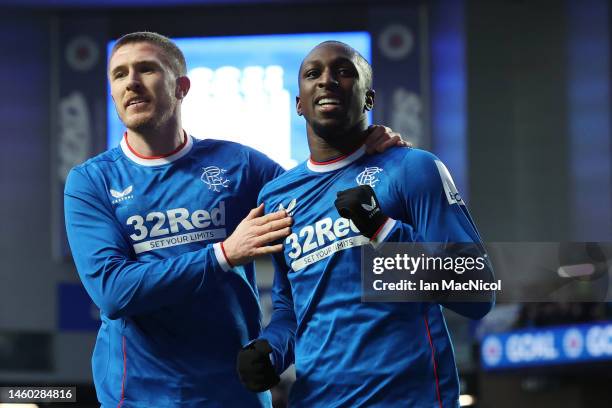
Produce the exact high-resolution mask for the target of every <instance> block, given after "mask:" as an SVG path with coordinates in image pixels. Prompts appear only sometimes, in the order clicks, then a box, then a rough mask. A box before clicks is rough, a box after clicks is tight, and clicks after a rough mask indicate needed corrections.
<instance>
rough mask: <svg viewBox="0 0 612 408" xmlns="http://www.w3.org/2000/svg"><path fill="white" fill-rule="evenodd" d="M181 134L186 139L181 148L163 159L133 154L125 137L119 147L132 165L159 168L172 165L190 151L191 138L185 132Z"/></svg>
mask: <svg viewBox="0 0 612 408" xmlns="http://www.w3.org/2000/svg"><path fill="white" fill-rule="evenodd" d="M183 134H184V135H185V138H186V141H185V143H184V144H183V146H181V147H180V148H179V149H178V150H177V151H175V152H172V153H170V154H169V155H167V156H163V157H151V158H147V157H142V156H139V155H137V154H136V152H134V151H133V150H132V149H131V148H130V146H129V145H128V143H127V135H124V136H123V138H122V139H121V143H119V146H121V150H122V151H123V154H125V155H126V156H127V157H128V159H130V160H132V161H133V162H134V163H137V164H140V165H142V166H160V165H163V164H168V163H172V162H173V161H176V160H178V159H180V158H181V157H183V156H185V155H186V154H187V153H189V152H190V151H191V148H192V147H193V138H192V137H191V136H189V135H188V134H187V132H185V131H183Z"/></svg>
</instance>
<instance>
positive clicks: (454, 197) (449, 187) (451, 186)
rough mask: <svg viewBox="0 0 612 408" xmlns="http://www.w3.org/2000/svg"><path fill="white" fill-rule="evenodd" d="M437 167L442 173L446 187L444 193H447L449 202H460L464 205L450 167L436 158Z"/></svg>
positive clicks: (443, 184)
mask: <svg viewBox="0 0 612 408" xmlns="http://www.w3.org/2000/svg"><path fill="white" fill-rule="evenodd" d="M435 163H436V167H437V168H438V173H440V179H441V180H442V187H443V188H444V193H445V194H446V199H447V200H448V203H449V204H451V205H452V204H460V205H463V204H464V202H463V199H462V198H461V195H460V194H459V191H458V190H457V187H455V182H454V181H453V178H452V177H451V175H450V173H449V172H448V169H447V168H446V166H445V165H444V163H442V162H441V161H440V160H435Z"/></svg>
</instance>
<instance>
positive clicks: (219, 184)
mask: <svg viewBox="0 0 612 408" xmlns="http://www.w3.org/2000/svg"><path fill="white" fill-rule="evenodd" d="M202 170H204V172H203V173H202V175H201V176H200V180H202V181H203V182H204V184H206V185H208V189H209V190H212V191H216V192H219V191H221V188H228V187H229V179H228V178H226V177H224V174H225V173H226V172H227V170H225V169H222V168H219V167H217V166H208V167H202Z"/></svg>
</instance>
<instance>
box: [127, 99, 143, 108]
mask: <svg viewBox="0 0 612 408" xmlns="http://www.w3.org/2000/svg"><path fill="white" fill-rule="evenodd" d="M147 102H149V101H148V100H146V99H144V98H134V99H130V100H129V101H128V102H127V103H126V104H125V107H126V109H127V108H129V107H131V106H132V107H138V106H143V105H144V104H146V103H147Z"/></svg>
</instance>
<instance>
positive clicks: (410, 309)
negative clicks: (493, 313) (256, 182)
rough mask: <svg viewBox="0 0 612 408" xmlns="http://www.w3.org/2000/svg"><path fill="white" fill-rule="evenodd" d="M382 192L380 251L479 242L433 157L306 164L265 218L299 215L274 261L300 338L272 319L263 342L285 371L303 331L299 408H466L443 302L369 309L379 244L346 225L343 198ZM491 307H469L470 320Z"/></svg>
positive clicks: (397, 152) (278, 182) (277, 307)
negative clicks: (364, 294)
mask: <svg viewBox="0 0 612 408" xmlns="http://www.w3.org/2000/svg"><path fill="white" fill-rule="evenodd" d="M359 184H369V185H371V186H372V187H373V188H374V191H375V192H376V195H377V197H378V199H379V201H380V205H381V208H382V210H383V211H384V212H385V214H387V215H388V216H389V217H390V219H389V220H388V221H387V222H386V223H385V225H384V226H383V227H382V229H381V230H380V232H379V234H378V235H377V236H376V237H375V239H374V241H373V242H372V244H375V245H376V244H380V243H382V242H383V241H387V242H415V241H419V242H478V243H479V242H480V237H479V234H478V232H477V230H476V228H475V226H474V224H473V222H472V220H471V218H470V216H469V214H468V212H467V210H466V208H465V206H464V203H463V202H462V200H461V198H460V196H459V194H458V192H457V190H456V188H455V186H454V184H453V181H452V178H451V176H450V174H449V173H448V171H447V169H446V167H445V166H444V165H443V163H442V162H441V161H439V160H438V159H437V158H436V157H435V156H434V155H432V154H430V153H427V152H425V151H422V150H417V149H410V148H394V149H390V150H388V151H387V152H385V153H383V154H379V155H372V156H370V155H364V148H363V147H362V148H361V149H359V150H358V151H356V152H355V153H353V154H351V155H349V156H348V157H344V158H341V159H340V160H336V161H333V162H327V163H323V164H316V163H313V162H312V161H307V162H305V163H303V164H301V165H299V166H298V167H296V168H295V169H293V170H290V171H288V172H287V173H285V174H283V175H281V176H280V177H279V178H277V179H275V180H273V181H271V182H270V183H268V184H266V186H265V187H264V188H263V190H262V192H261V194H260V201H261V202H264V203H265V208H266V211H275V210H277V209H278V208H285V209H286V210H288V211H289V212H290V213H291V214H292V215H293V220H294V224H293V226H292V234H291V235H290V236H289V237H288V238H287V239H286V240H285V241H284V250H283V253H282V254H279V255H278V256H276V257H275V258H274V264H275V277H274V279H275V280H274V287H273V292H272V295H273V305H274V313H277V312H278V313H281V314H285V313H289V312H290V311H294V312H295V318H296V319H297V329H296V331H295V333H294V332H293V331H292V330H288V329H287V327H285V326H283V325H282V324H279V321H277V322H274V321H273V322H272V323H271V324H270V325H269V326H268V327H267V328H266V329H265V330H264V333H263V335H262V337H263V338H266V339H267V340H268V341H269V342H270V344H271V345H272V348H273V359H272V360H273V362H274V364H275V366H276V367H275V368H276V370H277V371H279V372H280V371H282V370H284V369H285V368H286V365H287V363H290V362H289V361H287V358H286V357H283V354H284V353H286V352H287V351H288V350H289V349H288V346H287V345H290V344H291V343H290V341H289V340H288V339H289V338H291V336H293V335H295V338H296V342H295V365H296V371H297V381H296V383H295V384H294V386H293V388H292V391H291V396H290V400H291V406H292V407H308V408H312V407H351V408H354V407H411V408H415V407H428V408H432V407H436V408H440V407H458V397H459V386H458V378H457V371H456V367H455V360H454V355H453V349H452V345H451V341H450V338H449V335H448V332H447V329H446V324H445V321H444V317H443V315H442V311H441V307H440V305H438V304H435V303H418V302H414V303H391V302H386V303H382V302H378V303H362V302H361V274H360V273H361V268H360V256H361V252H360V249H359V246H360V245H364V244H366V243H370V241H369V240H368V239H367V238H365V237H363V236H362V235H360V234H359V232H358V230H357V229H356V228H355V227H354V225H353V224H352V222H349V221H348V220H347V219H344V218H341V217H340V216H339V215H338V213H337V211H336V208H335V207H334V200H335V198H336V193H337V192H338V191H341V190H345V189H348V188H351V187H355V186H357V185H359ZM491 306H492V302H491V303H487V302H484V303H472V304H467V305H463V307H464V310H463V311H464V312H465V314H467V315H468V316H471V317H479V316H483V315H484V314H486V313H487V311H488V310H489V309H490V307H491Z"/></svg>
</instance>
